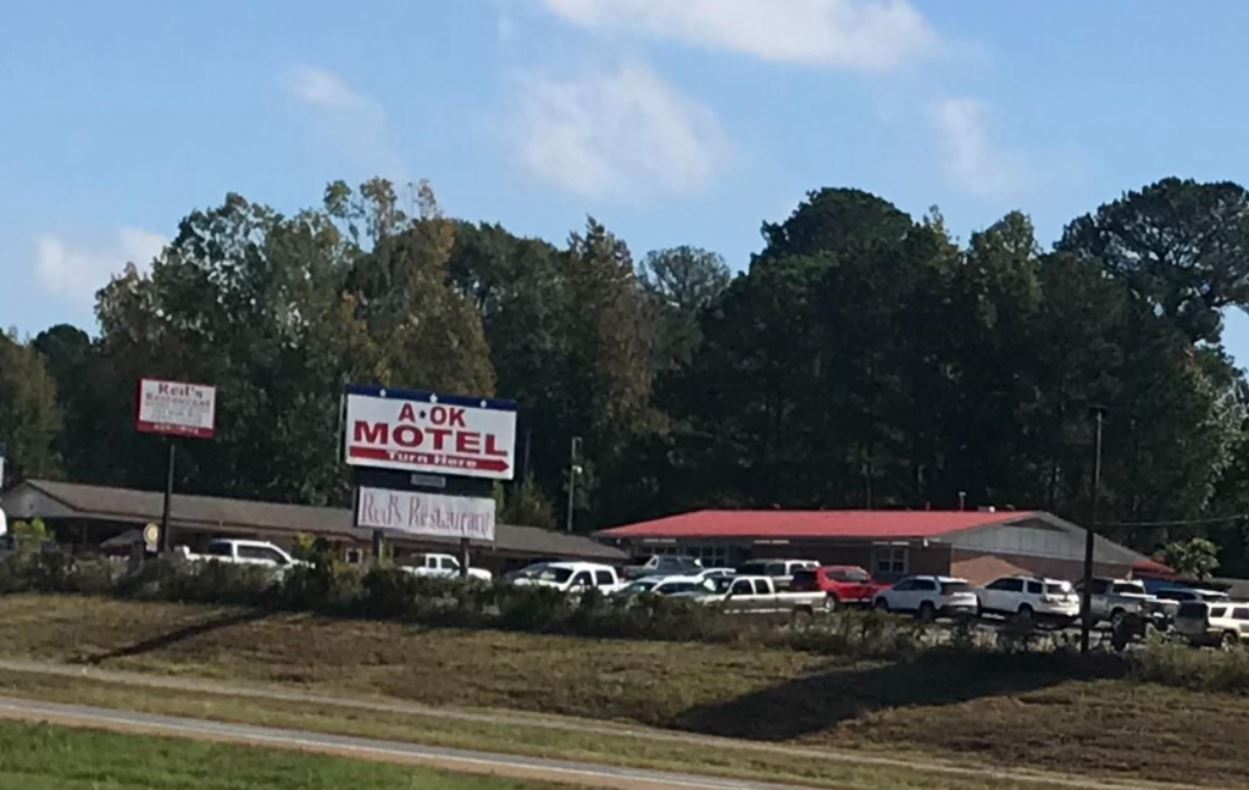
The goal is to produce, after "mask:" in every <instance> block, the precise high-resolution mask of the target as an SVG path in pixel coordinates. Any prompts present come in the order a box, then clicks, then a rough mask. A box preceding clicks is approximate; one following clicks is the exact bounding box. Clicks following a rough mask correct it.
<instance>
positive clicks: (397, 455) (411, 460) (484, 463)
mask: <svg viewBox="0 0 1249 790" xmlns="http://www.w3.org/2000/svg"><path fill="white" fill-rule="evenodd" d="M347 454H348V455H350V456H351V457H352V458H368V459H370V460H374V461H393V462H396V463H404V464H414V465H417V466H438V467H444V468H447V469H482V470H485V471H487V472H506V471H507V470H508V468H509V467H508V463H507V461H504V460H503V459H501V458H474V457H472V456H467V455H440V456H435V455H429V454H428V453H407V452H401V451H391V450H382V449H380V448H376V447H351V448H349V449H348V451H347Z"/></svg>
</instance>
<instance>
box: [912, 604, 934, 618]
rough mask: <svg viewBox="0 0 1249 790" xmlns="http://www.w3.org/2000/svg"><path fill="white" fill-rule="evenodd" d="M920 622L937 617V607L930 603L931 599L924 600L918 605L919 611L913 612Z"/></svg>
mask: <svg viewBox="0 0 1249 790" xmlns="http://www.w3.org/2000/svg"><path fill="white" fill-rule="evenodd" d="M915 616H916V617H918V618H919V620H920V622H922V623H931V622H932V621H933V620H936V619H937V607H935V606H933V605H932V601H924V602H923V603H921V604H920V605H919V611H918V612H916V613H915Z"/></svg>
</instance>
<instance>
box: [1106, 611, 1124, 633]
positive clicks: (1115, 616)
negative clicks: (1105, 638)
mask: <svg viewBox="0 0 1249 790" xmlns="http://www.w3.org/2000/svg"><path fill="white" fill-rule="evenodd" d="M1127 616H1128V615H1127V612H1125V611H1123V610H1122V609H1115V610H1114V611H1113V612H1111V613H1110V627H1111V628H1112V629H1114V630H1116V631H1118V630H1119V626H1121V625H1123V620H1124V619H1125V618H1126V617H1127Z"/></svg>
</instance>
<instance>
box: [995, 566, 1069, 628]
mask: <svg viewBox="0 0 1249 790" xmlns="http://www.w3.org/2000/svg"><path fill="white" fill-rule="evenodd" d="M976 597H977V598H978V599H979V601H980V613H981V614H997V615H1002V616H1004V617H1016V618H1018V619H1019V620H1021V621H1023V622H1026V623H1032V622H1034V621H1048V622H1051V623H1057V624H1059V625H1064V626H1065V625H1069V624H1070V623H1073V622H1075V620H1076V619H1077V618H1078V617H1079V616H1080V596H1078V595H1076V591H1075V588H1074V587H1072V586H1071V582H1065V581H1061V580H1059V579H1041V578H1036V577H1032V576H1004V577H1002V578H1001V579H998V580H997V581H994V582H990V583H989V584H986V585H985V586H984V587H983V588H981V589H979V590H977V591H976Z"/></svg>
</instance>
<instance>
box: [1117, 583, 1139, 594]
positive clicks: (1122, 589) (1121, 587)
mask: <svg viewBox="0 0 1249 790" xmlns="http://www.w3.org/2000/svg"><path fill="white" fill-rule="evenodd" d="M1110 591H1111V592H1112V593H1114V594H1115V595H1146V592H1145V585H1143V584H1141V583H1139V582H1115V583H1114V584H1113V585H1112V586H1111V588H1110Z"/></svg>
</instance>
